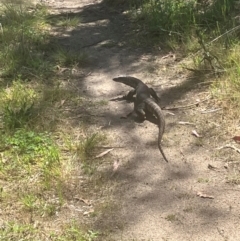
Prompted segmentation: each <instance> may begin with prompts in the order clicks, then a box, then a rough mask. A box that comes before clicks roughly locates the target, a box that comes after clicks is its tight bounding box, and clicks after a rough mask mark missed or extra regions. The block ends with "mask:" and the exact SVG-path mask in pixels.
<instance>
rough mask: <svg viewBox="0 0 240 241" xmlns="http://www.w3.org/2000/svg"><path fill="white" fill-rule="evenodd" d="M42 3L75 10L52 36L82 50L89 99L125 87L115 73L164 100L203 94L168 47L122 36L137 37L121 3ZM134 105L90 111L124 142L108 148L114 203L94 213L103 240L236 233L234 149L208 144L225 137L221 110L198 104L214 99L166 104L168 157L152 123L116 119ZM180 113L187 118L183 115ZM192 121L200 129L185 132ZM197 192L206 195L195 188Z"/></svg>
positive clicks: (239, 224)
mask: <svg viewBox="0 0 240 241" xmlns="http://www.w3.org/2000/svg"><path fill="white" fill-rule="evenodd" d="M47 4H49V5H50V6H51V7H52V9H53V11H54V12H55V13H56V14H63V15H64V14H66V13H68V14H70V12H71V14H72V15H75V16H79V17H80V18H81V19H82V22H81V24H80V25H79V26H78V27H77V28H75V29H72V30H70V31H69V30H68V31H66V32H65V34H61V36H59V42H60V43H61V44H62V45H63V46H65V47H66V48H68V49H70V50H74V51H85V52H86V53H87V54H88V55H90V59H91V65H90V67H88V68H87V69H86V73H88V75H87V76H86V77H85V78H84V79H83V80H82V81H81V83H80V84H81V85H82V88H83V89H84V91H85V94H87V95H88V96H89V97H91V98H92V99H95V100H110V99H111V98H113V97H116V96H119V95H122V94H125V93H126V91H127V90H129V88H128V87H126V86H124V85H122V84H118V83H114V82H113V81H111V79H112V78H113V77H115V76H118V75H120V74H127V75H131V76H135V77H137V78H140V79H142V80H143V81H144V82H146V83H148V84H149V85H150V86H152V87H154V88H155V90H156V91H157V92H158V93H159V94H160V95H161V96H162V103H161V105H162V106H171V105H188V104H191V103H194V102H196V101H198V100H204V99H205V98H207V97H208V95H209V94H208V93H206V91H205V90H204V88H202V87H201V86H204V85H201V84H199V85H198V84H197V83H198V82H199V81H200V80H196V79H193V78H189V77H187V75H186V74H185V73H184V72H182V71H181V68H180V67H179V63H178V62H177V61H174V58H172V56H168V57H166V58H162V57H163V56H166V55H167V54H168V52H167V51H165V50H164V49H160V50H159V51H158V52H151V48H149V49H143V48H140V47H134V44H132V43H131V44H130V42H132V41H135V42H136V43H135V45H136V46H137V37H136V36H135V37H134V34H132V33H131V32H129V20H128V19H127V18H126V15H125V14H124V13H123V10H122V9H121V8H119V9H118V10H116V9H114V8H110V7H107V6H106V5H104V3H102V2H101V1H93V0H92V1H91V0H85V1H84V0H82V1H77V0H65V1H60V0H49V1H48V2H47ZM136 34H137V33H136ZM200 87H201V88H200ZM132 108H133V105H132V104H129V103H126V102H124V101H121V102H114V101H108V104H107V105H106V106H102V107H100V108H99V110H98V113H97V114H98V115H99V117H98V119H97V123H98V125H99V126H101V127H102V129H103V130H104V131H106V132H107V134H108V135H109V136H111V137H112V139H113V143H112V145H113V146H123V147H124V148H122V149H119V148H116V149H114V151H113V152H112V154H111V155H112V156H111V158H112V161H114V160H117V159H118V160H119V161H120V167H119V169H118V170H117V172H116V173H115V174H114V175H109V179H111V180H112V181H114V182H115V183H117V185H116V187H115V189H114V190H113V191H112V196H113V199H114V200H115V203H116V205H115V206H114V208H109V209H108V210H107V212H106V213H103V214H102V215H99V216H98V217H97V218H96V220H95V223H94V226H95V228H96V229H98V230H100V232H102V233H104V234H107V237H106V236H104V237H103V238H102V240H116V241H117V240H137V241H138V240H146V241H148V240H152V241H158V240H169V241H170V240H178V241H181V240H182V241H186V240H191V241H192V240H201V241H203V240H216V241H217V240H232V241H236V240H240V211H239V210H240V201H239V195H240V192H239V191H240V188H239V186H236V185H235V186H234V185H230V184H228V183H227V182H226V178H229V177H233V175H234V172H235V171H236V170H237V171H238V167H237V166H236V165H235V164H236V162H234V160H236V158H237V154H236V153H233V151H231V150H230V151H228V152H227V151H225V149H224V150H221V151H216V147H219V146H223V145H224V144H225V143H226V142H227V141H226V139H227V138H229V137H226V136H224V135H227V134H229V133H226V132H223V131H222V129H221V125H222V123H224V118H223V116H222V112H221V111H217V112H212V113H211V112H210V113H206V114H202V111H204V110H210V109H212V108H214V106H212V105H211V102H210V101H205V102H201V103H200V104H199V105H198V106H197V107H195V108H192V109H180V110H175V111H165V116H166V132H165V135H164V138H163V149H164V151H165V153H166V155H167V157H168V158H169V161H170V162H169V164H166V163H165V162H164V160H163V158H162V157H161V155H160V154H159V150H158V148H157V132H158V129H157V127H156V126H155V125H154V124H152V123H150V122H148V121H145V122H144V123H136V122H134V120H133V119H131V118H129V119H120V117H121V116H124V115H126V113H129V112H130V110H132ZM100 116H103V117H100ZM181 121H182V122H189V123H191V124H189V125H188V124H185V125H181V124H179V122H181ZM192 130H196V131H197V132H198V133H199V134H200V135H201V136H202V137H200V138H197V137H195V136H193V135H192ZM230 137H231V136H230ZM224 138H225V139H224ZM231 153H232V155H231ZM227 164H228V165H227ZM231 180H232V179H231ZM233 180H234V179H233ZM199 192H200V195H207V197H208V198H203V197H202V198H201V197H200V196H197V194H198V193H199ZM211 197H214V198H213V199H212V198H211ZM100 239H101V237H100Z"/></svg>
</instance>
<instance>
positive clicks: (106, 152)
mask: <svg viewBox="0 0 240 241" xmlns="http://www.w3.org/2000/svg"><path fill="white" fill-rule="evenodd" d="M113 149H114V148H111V149H108V150H106V151H104V152H102V153H100V154H99V155H97V156H95V158H100V157H103V156H105V155H107V154H108V153H109V152H110V151H112V150H113Z"/></svg>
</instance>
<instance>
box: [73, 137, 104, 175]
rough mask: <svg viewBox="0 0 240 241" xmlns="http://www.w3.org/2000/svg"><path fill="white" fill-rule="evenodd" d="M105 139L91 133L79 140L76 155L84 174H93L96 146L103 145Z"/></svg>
mask: <svg viewBox="0 0 240 241" xmlns="http://www.w3.org/2000/svg"><path fill="white" fill-rule="evenodd" d="M105 140H106V137H105V136H104V135H102V134H100V133H93V134H91V135H89V136H88V137H86V139H84V140H81V141H80V143H79V144H78V145H77V146H76V151H77V155H78V156H79V157H80V160H81V163H82V167H83V169H84V171H85V173H88V174H93V173H94V170H95V168H96V162H93V157H94V155H96V151H95V149H96V146H97V145H99V144H100V143H103V142H104V141H105Z"/></svg>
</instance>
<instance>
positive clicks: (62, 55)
mask: <svg viewBox="0 0 240 241" xmlns="http://www.w3.org/2000/svg"><path fill="white" fill-rule="evenodd" d="M54 59H55V61H56V63H57V64H59V65H60V66H65V67H73V66H75V65H80V66H81V65H85V64H86V63H87V62H88V55H87V54H86V53H81V52H79V53H76V52H72V51H67V50H64V49H58V51H57V52H56V53H55V55H54Z"/></svg>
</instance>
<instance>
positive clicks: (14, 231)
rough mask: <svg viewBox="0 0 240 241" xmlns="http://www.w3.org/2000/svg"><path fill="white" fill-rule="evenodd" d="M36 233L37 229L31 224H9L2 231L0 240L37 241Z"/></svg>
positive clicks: (0, 230)
mask: <svg viewBox="0 0 240 241" xmlns="http://www.w3.org/2000/svg"><path fill="white" fill-rule="evenodd" d="M36 232H37V230H36V228H34V227H33V226H32V225H30V224H20V223H17V222H7V223H5V224H4V225H3V226H2V228H1V229H0V238H1V240H2V241H8V240H25V241H31V240H37V239H36ZM26 234H27V235H26ZM34 237H35V238H34Z"/></svg>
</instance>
